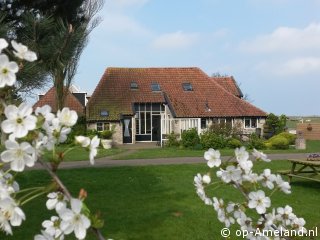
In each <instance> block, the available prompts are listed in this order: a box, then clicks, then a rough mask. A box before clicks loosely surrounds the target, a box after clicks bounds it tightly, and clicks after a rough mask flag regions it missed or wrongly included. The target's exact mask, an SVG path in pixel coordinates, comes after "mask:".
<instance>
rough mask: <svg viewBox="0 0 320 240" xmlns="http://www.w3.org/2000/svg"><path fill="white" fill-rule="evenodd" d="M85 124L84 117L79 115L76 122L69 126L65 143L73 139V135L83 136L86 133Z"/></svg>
mask: <svg viewBox="0 0 320 240" xmlns="http://www.w3.org/2000/svg"><path fill="white" fill-rule="evenodd" d="M86 131H87V125H86V117H84V116H79V118H78V121H77V123H76V124H75V125H74V126H73V127H72V128H71V132H70V133H69V135H68V138H67V140H66V141H65V143H66V144H70V143H72V142H73V141H74V138H75V136H83V135H85V134H86Z"/></svg>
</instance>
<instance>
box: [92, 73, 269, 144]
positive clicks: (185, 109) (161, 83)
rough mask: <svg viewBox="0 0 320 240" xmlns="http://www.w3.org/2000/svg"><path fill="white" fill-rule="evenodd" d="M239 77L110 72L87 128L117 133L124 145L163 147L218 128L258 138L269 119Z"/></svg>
mask: <svg viewBox="0 0 320 240" xmlns="http://www.w3.org/2000/svg"><path fill="white" fill-rule="evenodd" d="M242 97H243V94H242V92H241V90H240V88H239V87H238V85H237V83H236V82H235V80H234V79H233V77H209V76H208V75H207V74H205V73H204V72H203V71H202V70H200V69H199V68H195V67H190V68H107V69H106V71H105V73H104V74H103V76H102V78H101V80H100V82H99V84H98V85H97V87H96V89H95V91H94V93H93V94H92V96H91V98H90V100H89V102H88V104H87V108H86V116H87V126H88V128H89V129H96V130H98V131H103V130H110V129H114V130H115V134H114V135H113V140H114V141H115V142H116V143H118V144H123V143H135V142H140V141H147V142H148V141H157V142H160V143H162V142H163V139H165V137H166V135H167V134H170V133H172V132H174V133H176V134H181V133H182V131H184V130H187V129H190V128H196V129H197V131H198V133H199V134H200V133H201V132H202V131H203V130H204V129H206V128H207V127H208V126H209V125H210V124H212V123H229V124H232V125H236V124H237V125H239V126H241V130H242V132H243V133H251V132H255V131H256V129H257V128H260V129H261V128H262V127H263V124H264V123H265V118H266V113H265V112H264V111H262V110H260V109H259V108H257V107H255V106H253V105H252V104H250V103H248V102H247V101H245V100H244V99H242Z"/></svg>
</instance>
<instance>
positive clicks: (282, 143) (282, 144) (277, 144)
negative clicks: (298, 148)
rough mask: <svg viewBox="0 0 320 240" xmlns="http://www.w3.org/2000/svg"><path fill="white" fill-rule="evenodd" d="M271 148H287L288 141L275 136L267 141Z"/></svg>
mask: <svg viewBox="0 0 320 240" xmlns="http://www.w3.org/2000/svg"><path fill="white" fill-rule="evenodd" d="M268 142H269V143H270V145H271V149H288V148H289V141H288V140H287V139H286V138H285V137H281V136H276V137H273V138H272V139H270V140H269V141H268Z"/></svg>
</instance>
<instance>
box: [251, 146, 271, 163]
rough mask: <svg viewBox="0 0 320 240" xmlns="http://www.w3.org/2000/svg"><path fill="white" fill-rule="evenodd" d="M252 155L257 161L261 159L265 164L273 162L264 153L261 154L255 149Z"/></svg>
mask: <svg viewBox="0 0 320 240" xmlns="http://www.w3.org/2000/svg"><path fill="white" fill-rule="evenodd" d="M252 155H253V156H254V157H255V158H256V159H261V160H262V161H265V162H270V161H271V160H270V159H269V158H268V157H267V155H266V154H264V153H263V152H260V151H258V150H256V149H255V148H254V149H253V152H252Z"/></svg>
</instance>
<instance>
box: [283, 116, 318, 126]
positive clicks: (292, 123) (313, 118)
mask: <svg viewBox="0 0 320 240" xmlns="http://www.w3.org/2000/svg"><path fill="white" fill-rule="evenodd" d="M301 119H303V122H304V123H320V117H319V116H310V117H294V116H293V117H289V119H288V120H287V127H288V128H289V129H296V128H297V123H300V120H301Z"/></svg>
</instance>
